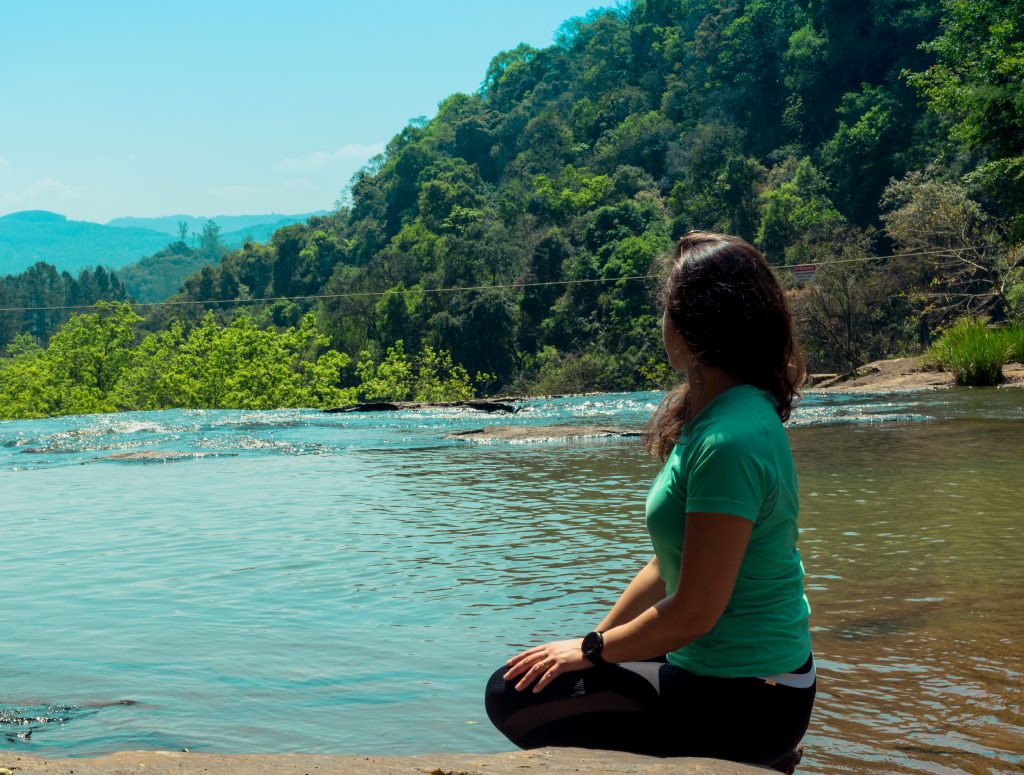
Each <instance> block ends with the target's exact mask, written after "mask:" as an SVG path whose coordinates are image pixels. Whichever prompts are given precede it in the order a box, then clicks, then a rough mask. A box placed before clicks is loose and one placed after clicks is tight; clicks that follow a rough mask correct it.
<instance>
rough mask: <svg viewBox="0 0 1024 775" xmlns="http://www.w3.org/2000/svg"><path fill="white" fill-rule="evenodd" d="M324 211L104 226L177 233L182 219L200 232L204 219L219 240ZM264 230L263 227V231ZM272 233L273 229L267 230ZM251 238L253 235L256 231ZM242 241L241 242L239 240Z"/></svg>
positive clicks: (127, 220) (119, 222) (189, 217)
mask: <svg viewBox="0 0 1024 775" xmlns="http://www.w3.org/2000/svg"><path fill="white" fill-rule="evenodd" d="M326 212H327V211H326V210H318V211H317V212H315V213H300V214H299V215H280V214H278V213H269V214H267V215H214V216H211V217H207V216H203V215H162V216H160V217H159V218H114V219H113V220H112V221H107V226H116V227H117V228H119V229H123V228H131V229H151V230H152V231H160V232H163V233H165V234H170V235H171V236H173V237H177V236H178V224H179V223H181V222H182V221H184V222H185V223H187V224H188V230H189V232H196V233H199V232H201V231H202V230H203V226H205V225H206V222H207V221H213V222H214V223H216V224H217V225H218V226H220V231H221V239H224V237H225V236H226V235H228V234H233V233H236V232H237V233H239V234H241V237H243V238H244V237H245V234H246V233H248V232H249V231H251V230H252V229H255V228H258V227H265V226H269V225H275V226H276V228H278V229H279V228H281V226H287V225H289V224H291V223H301V222H302V221H305V220H308V219H309V217H310V216H312V215H323V214H324V213H326ZM264 231H265V230H264ZM269 233H270V234H273V233H274V232H273V231H271V232H269ZM253 237H256V235H255V233H254V234H253ZM239 244H241V241H239Z"/></svg>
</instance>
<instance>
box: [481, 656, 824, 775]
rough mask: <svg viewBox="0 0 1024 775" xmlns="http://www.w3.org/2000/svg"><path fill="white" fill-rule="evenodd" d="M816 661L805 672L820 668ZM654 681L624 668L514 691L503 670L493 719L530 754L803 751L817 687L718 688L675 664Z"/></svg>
mask: <svg viewBox="0 0 1024 775" xmlns="http://www.w3.org/2000/svg"><path fill="white" fill-rule="evenodd" d="M811 664H812V663H811V659H810V658H808V660H807V663H806V664H805V666H804V668H802V669H801V670H799V671H797V672H807V671H808V670H809V669H810V666H811ZM649 668H650V669H652V670H654V671H655V672H656V673H657V679H658V681H657V682H658V683H659V684H660V687H659V688H660V691H659V689H658V688H655V685H654V684H653V683H652V682H651V681H649V680H648V679H647V678H645V677H643V676H641V675H639V674H638V673H636V672H634V671H633V670H629V669H627V668H624V667H620V666H618V665H608V666H602V667H594V668H590V669H587V670H582V671H580V672H575V673H563V674H562V675H560V676H558V677H557V678H555V680H554V681H552V682H551V683H550V684H548V686H546V687H545V688H544V690H543V691H541V692H539V693H538V694H534V693H533V692H532V690H531V689H526V690H524V691H522V692H517V691H516V690H515V681H512V682H506V681H505V679H504V678H502V675H503V674H504V673H505V672H506V671H507V670H508V668H507V667H502V668H500V669H499V670H498V671H497V672H495V673H494V675H492V676H491V678H490V680H489V681H488V682H487V694H486V700H485V702H486V706H487V715H488V717H489V718H490V719H491V721H492V722H493V724H494V725H495V726H496V727H497V728H498V729H499V730H500V731H501V732H502V734H504V735H505V736H506V737H507V738H508V739H509V740H511V741H512V742H513V743H515V744H516V745H518V746H519V747H521V748H539V747H541V746H548V745H553V746H575V747H579V748H603V749H606V750H616V751H628V752H631V753H641V754H648V755H652V756H705V757H710V758H716V759H728V760H732V761H739V762H747V763H750V764H765V765H771V764H774V763H775V762H777V761H778V760H779V759H781V758H782V757H783V756H785V755H786V754H787V753H789V752H790V751H792V750H793V748H794V747H795V746H796V745H797V743H799V742H800V740H801V738H802V737H803V736H804V733H805V732H806V731H807V725H808V723H809V721H810V717H811V708H812V706H813V705H814V694H815V685H814V684H812V685H811V686H809V687H807V688H800V689H798V688H793V687H790V686H783V685H781V684H774V685H773V684H770V683H767V682H765V681H763V680H761V679H759V678H712V677H707V676H699V675H694V674H693V673H690V672H688V671H686V670H683V669H682V668H679V667H676V666H675V665H671V664H668V663H662V664H660V665H657V666H656V667H655V666H654V665H650V666H649Z"/></svg>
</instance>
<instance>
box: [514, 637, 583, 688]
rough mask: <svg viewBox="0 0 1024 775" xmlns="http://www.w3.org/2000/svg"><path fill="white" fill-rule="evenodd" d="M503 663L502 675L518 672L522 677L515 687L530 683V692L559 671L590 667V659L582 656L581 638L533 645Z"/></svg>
mask: <svg viewBox="0 0 1024 775" xmlns="http://www.w3.org/2000/svg"><path fill="white" fill-rule="evenodd" d="M507 664H508V666H509V667H508V671H507V672H506V673H505V675H504V676H502V677H503V678H504V679H505V680H506V681H511V680H513V679H514V678H516V676H520V675H521V676H522V678H520V679H519V682H518V683H516V691H519V692H521V691H523V689H525V688H527V687H528V686H529V685H530V684H533V693H534V694H536V693H537V692H539V691H540V690H541V689H543V688H544V687H545V686H547V685H548V684H549V683H551V682H552V681H553V680H554V679H555V677H556V676H559V675H561V674H562V673H571V672H572V671H574V670H585V669H586V668H588V667H593V665H592V664H591V662H590V660H589V659H587V658H586V657H585V656H583V638H573V639H572V640H556V641H553V642H551V643H545V644H544V645H543V646H534V647H533V648H532V649H527V650H526V651H524V652H522V653H521V654H516V655H515V656H514V657H512V659H510V660H509V661H508V662H507ZM534 681H536V683H534Z"/></svg>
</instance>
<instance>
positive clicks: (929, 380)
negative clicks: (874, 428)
mask: <svg viewBox="0 0 1024 775" xmlns="http://www.w3.org/2000/svg"><path fill="white" fill-rule="evenodd" d="M1003 376H1004V377H1005V378H1006V381H1005V382H1003V385H1004V386H1006V387H1024V364H1020V363H1008V364H1007V365H1006V366H1004V367H1003ZM812 382H813V381H812ZM952 387H956V383H955V382H954V381H953V375H952V374H951V373H950V372H948V371H935V370H934V369H929V368H927V366H926V364H925V363H924V359H923V358H920V357H917V358H893V359H891V360H887V361H874V362H873V363H868V364H865V365H864V366H861V367H860V368H859V369H857V370H856V371H854V372H851V373H850V374H839V375H836V376H833V377H829V378H826V379H821V380H819V381H816V382H813V384H808V386H807V387H806V388H804V389H805V390H810V391H815V390H826V391H835V392H842V393H846V392H864V393H870V392H885V391H888V390H937V389H941V388H952Z"/></svg>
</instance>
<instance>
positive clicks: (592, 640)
mask: <svg viewBox="0 0 1024 775" xmlns="http://www.w3.org/2000/svg"><path fill="white" fill-rule="evenodd" d="M603 646H604V638H602V637H601V633H599V632H589V633H587V635H586V637H585V638H583V646H582V651H583V656H585V657H593V656H597V655H598V654H600V653H601V649H602V647H603Z"/></svg>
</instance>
